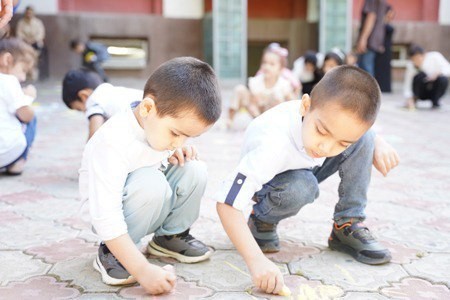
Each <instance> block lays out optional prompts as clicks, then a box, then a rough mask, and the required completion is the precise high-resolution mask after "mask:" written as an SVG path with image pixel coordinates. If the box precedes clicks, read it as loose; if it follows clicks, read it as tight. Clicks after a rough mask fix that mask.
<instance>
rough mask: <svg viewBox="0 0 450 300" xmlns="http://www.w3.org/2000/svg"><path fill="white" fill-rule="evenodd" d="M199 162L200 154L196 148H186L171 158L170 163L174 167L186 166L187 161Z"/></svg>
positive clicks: (176, 152)
mask: <svg viewBox="0 0 450 300" xmlns="http://www.w3.org/2000/svg"><path fill="white" fill-rule="evenodd" d="M194 159H196V160H198V152H197V149H196V148H195V147H194V146H184V147H182V148H178V149H177V150H175V152H174V153H173V154H172V156H171V157H170V158H169V163H171V164H172V165H180V166H184V162H185V161H191V160H194Z"/></svg>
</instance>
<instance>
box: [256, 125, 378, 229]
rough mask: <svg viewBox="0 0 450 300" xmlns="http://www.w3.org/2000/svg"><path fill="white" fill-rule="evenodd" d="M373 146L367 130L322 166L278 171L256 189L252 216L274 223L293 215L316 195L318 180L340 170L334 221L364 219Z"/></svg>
mask: <svg viewBox="0 0 450 300" xmlns="http://www.w3.org/2000/svg"><path fill="white" fill-rule="evenodd" d="M374 147H375V144H374V134H373V132H371V131H369V132H367V133H366V134H365V135H363V136H362V137H361V138H360V139H359V140H358V141H357V142H356V143H354V144H353V145H351V146H350V147H348V149H346V150H345V151H344V152H342V153H341V154H340V155H338V156H335V157H330V158H327V159H326V160H325V162H324V164H323V165H322V166H321V167H315V168H314V169H312V170H310V169H298V170H289V171H286V172H283V173H281V174H278V175H277V176H275V177H274V178H273V179H272V180H271V181H269V182H268V183H266V184H265V185H264V186H263V188H262V189H261V190H260V191H258V192H256V194H255V196H256V201H257V203H256V204H255V205H254V206H253V211H254V213H255V216H256V217H257V218H258V219H259V220H261V221H263V222H266V223H272V224H274V223H278V222H279V221H281V220H283V219H286V218H288V217H291V216H294V215H296V214H297V213H298V212H299V211H300V209H301V208H302V207H303V206H305V205H306V204H308V203H312V202H314V200H315V199H316V198H317V197H319V183H320V182H322V181H324V180H325V179H326V178H328V177H329V176H331V175H332V174H334V173H335V172H337V171H339V176H340V178H341V182H340V184H339V189H338V192H339V201H338V203H337V204H336V206H335V209H334V220H335V221H336V222H337V223H338V224H342V223H344V222H348V221H350V219H352V218H357V219H360V220H364V218H365V214H364V209H365V207H366V203H367V189H368V187H369V183H370V177H371V170H372V161H373V151H374Z"/></svg>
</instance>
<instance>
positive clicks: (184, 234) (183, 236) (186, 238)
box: [175, 229, 195, 243]
mask: <svg viewBox="0 0 450 300" xmlns="http://www.w3.org/2000/svg"><path fill="white" fill-rule="evenodd" d="M175 236H176V237H178V238H180V239H181V240H183V241H185V242H187V243H189V242H190V241H192V240H195V238H194V237H193V236H192V235H190V234H189V229H188V230H186V231H185V232H182V233H179V234H176V235H175Z"/></svg>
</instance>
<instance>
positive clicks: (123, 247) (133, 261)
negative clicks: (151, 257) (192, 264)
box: [105, 234, 176, 295]
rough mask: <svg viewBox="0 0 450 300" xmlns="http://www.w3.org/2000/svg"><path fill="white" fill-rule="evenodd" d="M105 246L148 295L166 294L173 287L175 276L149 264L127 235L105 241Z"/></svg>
mask: <svg viewBox="0 0 450 300" xmlns="http://www.w3.org/2000/svg"><path fill="white" fill-rule="evenodd" d="M105 244H106V246H107V247H108V249H109V250H110V251H111V253H112V254H113V255H114V256H115V257H116V258H117V259H118V260H119V262H120V263H121V264H122V265H123V266H124V267H125V269H127V271H128V272H129V273H130V274H131V275H132V276H133V277H134V278H135V279H136V280H137V281H138V282H139V283H140V284H141V286H142V287H143V288H144V289H145V290H146V291H147V292H148V293H150V294H152V295H157V294H163V293H167V292H170V291H171V290H172V289H173V287H174V286H175V281H176V276H175V275H174V274H173V273H172V272H170V271H169V270H167V269H164V268H161V267H159V266H155V265H153V264H150V263H149V262H148V261H147V259H146V258H145V256H144V255H143V254H142V253H141V252H140V251H139V249H138V248H137V247H136V245H135V244H134V243H133V241H132V240H131V238H130V236H129V235H128V234H124V235H121V236H119V237H117V238H115V239H112V240H109V241H105Z"/></svg>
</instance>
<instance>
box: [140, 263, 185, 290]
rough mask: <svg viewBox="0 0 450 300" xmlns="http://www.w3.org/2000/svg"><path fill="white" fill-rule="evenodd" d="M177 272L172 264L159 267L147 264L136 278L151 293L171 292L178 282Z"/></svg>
mask: <svg viewBox="0 0 450 300" xmlns="http://www.w3.org/2000/svg"><path fill="white" fill-rule="evenodd" d="M176 279H177V278H176V276H175V272H174V270H173V267H172V266H171V265H166V266H164V267H162V268H161V267H159V266H156V265H152V264H149V263H148V264H147V265H146V266H144V269H143V270H142V272H141V273H140V274H139V277H137V278H136V280H137V281H138V282H139V283H140V284H141V286H142V287H143V288H144V289H145V291H146V292H148V293H149V294H151V295H159V294H164V293H168V292H170V291H171V290H172V289H173V287H174V286H175V282H176Z"/></svg>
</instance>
